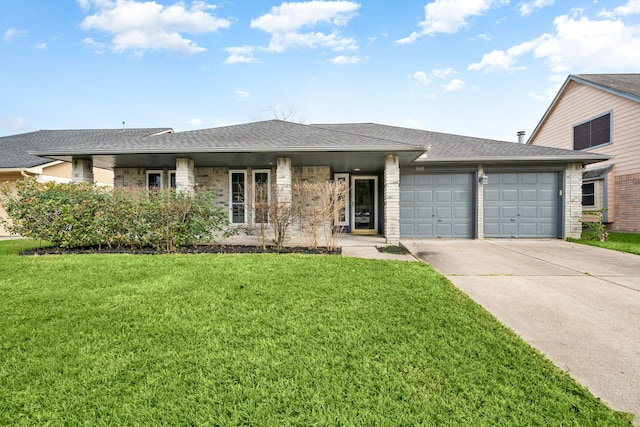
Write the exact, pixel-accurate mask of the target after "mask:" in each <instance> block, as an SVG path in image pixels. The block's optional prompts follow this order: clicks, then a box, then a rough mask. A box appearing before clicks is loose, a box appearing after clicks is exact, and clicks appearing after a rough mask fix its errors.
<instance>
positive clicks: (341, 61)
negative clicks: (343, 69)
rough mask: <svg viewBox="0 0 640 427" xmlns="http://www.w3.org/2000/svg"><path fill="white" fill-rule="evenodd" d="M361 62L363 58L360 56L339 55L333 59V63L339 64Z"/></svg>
mask: <svg viewBox="0 0 640 427" xmlns="http://www.w3.org/2000/svg"><path fill="white" fill-rule="evenodd" d="M360 62H362V58H360V57H359V56H344V55H338V56H336V57H335V58H333V59H332V60H331V63H333V64H337V65H354V64H359V63H360Z"/></svg>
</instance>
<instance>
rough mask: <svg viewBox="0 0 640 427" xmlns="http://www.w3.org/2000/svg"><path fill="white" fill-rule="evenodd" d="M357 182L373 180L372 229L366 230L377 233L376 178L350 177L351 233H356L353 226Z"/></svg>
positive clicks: (364, 176)
mask: <svg viewBox="0 0 640 427" xmlns="http://www.w3.org/2000/svg"><path fill="white" fill-rule="evenodd" d="M357 180H373V218H372V219H371V220H372V221H373V228H368V229H367V230H371V231H378V177H377V176H376V175H352V176H351V200H352V202H351V218H353V226H352V227H351V231H352V232H353V231H358V229H357V228H356V224H355V218H356V203H355V200H356V181H357Z"/></svg>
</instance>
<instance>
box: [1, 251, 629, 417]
mask: <svg viewBox="0 0 640 427" xmlns="http://www.w3.org/2000/svg"><path fill="white" fill-rule="evenodd" d="M33 246H34V244H33V243H30V242H27V241H9V242H0V425H24V426H32V425H56V426H57V425H92V426H93V425H97V426H100V425H117V426H125V425H212V426H218V425H224V426H227V425H246V426H297V425H300V426H311V425H315V426H332V425H335V426H343V425H347V426H350V425H367V426H414V425H461V426H470V425H473V426H478V425H487V426H489V425H491V426H493V425H508V426H512V425H519V426H523V425H554V426H559V425H572V426H575V425H580V426H588V425H602V426H622V425H630V422H629V416H625V415H624V414H619V413H615V412H613V411H612V410H610V409H609V408H607V407H606V406H605V405H604V404H602V403H601V402H600V401H599V400H598V399H596V398H594V397H593V396H592V395H591V394H589V392H588V391H587V390H586V389H585V388H583V387H582V386H580V385H578V384H576V383H575V382H574V381H573V380H572V379H571V378H570V377H569V376H568V375H567V374H566V373H564V372H562V371H561V370H559V369H557V368H556V367H554V366H553V365H552V364H551V363H550V362H549V361H548V360H547V359H545V358H544V357H543V356H541V355H540V354H539V353H538V352H536V351H535V350H534V349H532V348H531V347H529V346H528V345H526V344H525V343H524V342H523V341H522V340H521V339H520V338H518V337H517V336H516V335H515V334H513V333H512V332H511V331H510V330H508V329H507V328H505V327H504V326H502V325H501V324H499V323H498V322H497V321H496V320H495V319H494V318H493V317H491V316H490V315H489V314H488V313H487V312H486V311H484V310H483V309H482V308H481V307H479V306H478V305H476V304H475V303H473V302H472V301H471V300H470V299H469V298H467V297H466V296H465V295H464V294H462V293H461V292H459V291H458V290H457V289H456V288H454V287H453V286H452V285H451V284H450V283H449V282H448V281H447V279H446V278H444V277H443V276H441V275H439V274H438V273H436V272H435V271H434V270H432V269H431V268H430V267H428V266H426V265H423V264H420V263H407V262H395V261H375V260H363V259H353V258H342V257H340V256H335V255H333V256H331V255H330V256H308V255H274V254H260V255H210V254H207V255H60V256H58V255H52V256H33V257H20V256H17V255H16V254H17V252H18V251H19V250H20V248H26V247H33Z"/></svg>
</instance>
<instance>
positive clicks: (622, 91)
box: [527, 74, 640, 144]
mask: <svg viewBox="0 0 640 427" xmlns="http://www.w3.org/2000/svg"><path fill="white" fill-rule="evenodd" d="M574 82H575V83H577V84H583V85H587V86H590V87H593V88H595V89H598V90H604V91H606V92H608V93H611V94H613V95H617V96H621V97H623V98H627V99H630V100H632V101H635V102H640V74H577V75H569V76H568V77H567V79H566V80H565V82H564V83H563V84H562V86H561V87H560V90H559V91H558V93H557V94H556V96H555V97H554V98H553V101H551V104H550V105H549V107H548V108H547V110H546V111H545V113H544V115H543V116H542V118H541V119H540V121H539V122H538V124H537V125H536V127H535V128H534V130H533V132H531V136H530V137H529V140H528V141H527V144H531V142H532V141H533V140H534V139H535V137H536V135H537V134H538V131H539V130H540V129H541V128H542V126H543V125H544V124H545V123H546V121H547V118H548V117H549V116H550V115H551V113H552V112H553V110H554V109H555V107H556V105H557V104H558V103H559V102H560V100H561V99H562V97H563V96H564V94H565V93H566V91H567V90H568V88H569V86H570V85H571V84H572V83H574Z"/></svg>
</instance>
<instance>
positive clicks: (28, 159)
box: [0, 128, 172, 236]
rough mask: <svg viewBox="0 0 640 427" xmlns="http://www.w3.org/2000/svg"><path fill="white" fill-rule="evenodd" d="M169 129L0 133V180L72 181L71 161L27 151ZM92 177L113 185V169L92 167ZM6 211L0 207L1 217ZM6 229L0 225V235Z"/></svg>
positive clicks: (5, 182)
mask: <svg viewBox="0 0 640 427" xmlns="http://www.w3.org/2000/svg"><path fill="white" fill-rule="evenodd" d="M166 132H172V130H171V129H169V128H161V129H81V130H40V131H36V132H29V133H23V134H18V135H10V136H4V137H0V184H8V185H9V187H10V188H12V189H14V188H15V184H16V182H17V181H19V180H22V179H24V178H25V177H33V178H36V179H37V180H38V181H40V182H47V181H57V182H70V181H72V166H71V163H70V162H64V161H60V160H51V159H47V158H44V157H38V156H34V155H32V154H29V152H30V151H35V150H45V149H58V148H62V147H66V146H70V145H74V144H76V143H78V142H81V141H84V142H89V141H90V142H91V143H92V144H94V145H96V146H99V144H100V143H102V142H104V141H107V140H108V141H112V140H118V139H119V138H124V137H126V138H131V137H141V136H148V135H157V134H161V133H166ZM92 173H93V181H94V182H96V183H97V184H99V185H113V171H112V170H110V169H102V168H98V167H95V168H93V169H92ZM4 216H5V212H4V211H3V210H2V207H0V217H1V218H4ZM8 234H9V233H8V232H7V231H6V230H5V229H4V228H3V227H2V225H0V236H6V235H8Z"/></svg>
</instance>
